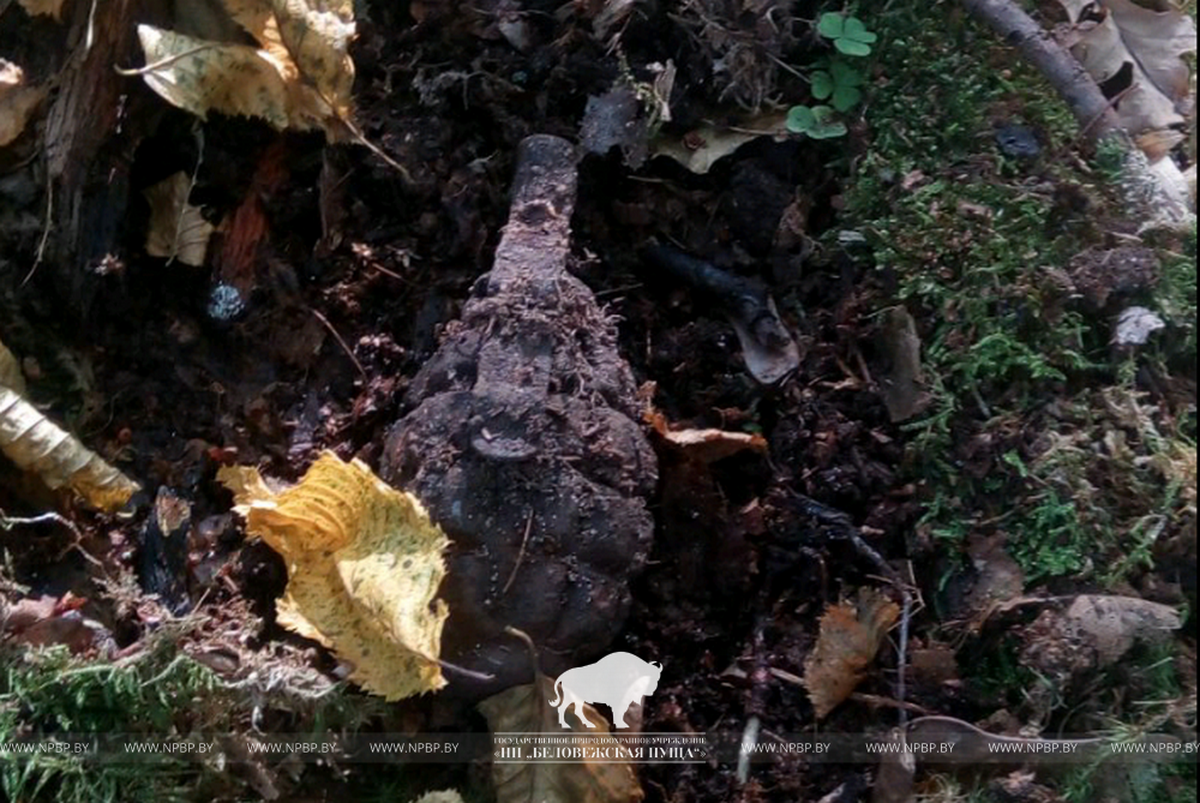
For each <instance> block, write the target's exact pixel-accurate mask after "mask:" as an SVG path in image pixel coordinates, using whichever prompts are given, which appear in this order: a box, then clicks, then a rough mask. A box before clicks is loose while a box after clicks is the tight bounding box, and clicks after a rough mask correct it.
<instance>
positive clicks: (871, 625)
mask: <svg viewBox="0 0 1200 803" xmlns="http://www.w3.org/2000/svg"><path fill="white" fill-rule="evenodd" d="M899 616H900V607H899V606H898V605H896V603H894V602H892V601H891V600H890V599H888V598H887V597H885V596H884V595H883V594H881V593H879V592H878V591H875V590H873V589H869V588H862V589H859V592H858V602H857V604H852V603H849V602H841V603H839V604H837V605H830V606H829V607H828V608H826V609H825V613H824V615H823V616H821V632H820V635H818V637H817V644H816V647H814V648H813V651H812V654H811V655H809V656H808V660H807V661H805V662H804V688H805V689H807V690H808V698H809V700H811V701H812V704H813V708H814V709H815V711H816V714H817V719H824V718H825V717H826V716H827V715H828V714H829V712H830V711H832V710H833V709H835V708H837V707H838V705H840V704H841V702H842V701H843V700H845V699H846V698H847V697H849V696H850V694H851V692H853V691H854V688H855V687H856V686H857V685H858V684H859V682H860V681H862V679H863V678H864V677H865V676H866V670H867V667H868V666H870V664H871V662H872V661H874V660H875V655H876V653H878V652H879V648H880V647H881V646H883V641H884V639H885V638H887V632H888V629H889V628H890V627H891V626H892V625H893V624H895V623H896V619H897V618H898V617H899Z"/></svg>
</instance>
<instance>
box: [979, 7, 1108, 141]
mask: <svg viewBox="0 0 1200 803" xmlns="http://www.w3.org/2000/svg"><path fill="white" fill-rule="evenodd" d="M962 4H963V7H964V8H966V10H967V11H968V12H969V13H970V14H971V15H972V16H973V17H975V18H976V19H977V20H979V21H980V22H983V23H986V24H987V25H988V27H990V28H991V29H992V30H994V31H995V32H996V33H998V34H1000V35H1001V36H1002V37H1004V41H1005V42H1007V43H1008V44H1010V45H1012V46H1013V47H1015V48H1017V51H1018V52H1019V53H1020V54H1021V56H1022V57H1023V58H1024V59H1025V60H1026V61H1028V62H1029V63H1030V64H1032V65H1033V66H1034V67H1037V69H1038V70H1039V71H1040V72H1041V73H1042V75H1043V76H1044V77H1045V78H1046V80H1047V81H1049V82H1050V85H1051V86H1052V87H1054V90H1055V91H1056V92H1057V93H1058V94H1059V96H1060V97H1062V99H1063V100H1064V101H1065V102H1066V104H1067V106H1068V108H1070V110H1071V113H1072V114H1073V115H1075V119H1076V120H1078V121H1079V126H1080V136H1082V137H1083V138H1084V139H1086V140H1088V141H1089V142H1099V141H1100V140H1102V139H1104V138H1105V137H1108V136H1110V135H1113V134H1118V133H1121V132H1122V131H1123V129H1122V127H1121V123H1120V121H1119V120H1118V119H1117V115H1116V112H1114V111H1113V109H1112V104H1111V103H1110V101H1109V100H1108V99H1107V98H1105V97H1104V93H1103V92H1101V91H1100V87H1098V86H1096V82H1095V81H1093V80H1092V77H1091V76H1090V75H1088V73H1087V71H1086V70H1084V69H1083V66H1082V65H1080V63H1079V62H1078V61H1077V60H1076V59H1075V57H1074V56H1072V55H1071V53H1070V52H1069V51H1067V49H1066V48H1064V47H1063V46H1062V45H1060V44H1059V43H1058V42H1057V41H1055V39H1054V37H1052V36H1051V35H1050V34H1049V33H1048V32H1047V31H1045V30H1044V29H1043V28H1042V26H1040V25H1038V24H1037V23H1036V22H1035V21H1034V20H1033V19H1032V18H1031V17H1030V16H1029V15H1028V14H1026V13H1025V12H1024V11H1023V10H1022V9H1021V7H1020V6H1019V5H1017V4H1016V3H1015V2H1013V0H962Z"/></svg>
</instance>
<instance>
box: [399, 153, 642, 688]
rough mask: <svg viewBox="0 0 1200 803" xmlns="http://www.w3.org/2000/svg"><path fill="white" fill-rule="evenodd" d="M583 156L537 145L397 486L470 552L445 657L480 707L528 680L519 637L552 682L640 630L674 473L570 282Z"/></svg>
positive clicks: (626, 374)
mask: <svg viewBox="0 0 1200 803" xmlns="http://www.w3.org/2000/svg"><path fill="white" fill-rule="evenodd" d="M575 163H576V154H575V151H574V148H573V147H572V146H571V145H570V144H569V143H567V142H566V141H564V140H562V139H558V138H556V137H551V136H544V135H538V136H533V137H529V138H526V139H525V140H523V141H522V142H521V145H520V147H519V149H518V156H517V171H516V176H515V178H514V185H513V193H512V206H511V210H510V213H509V218H508V224H507V226H506V227H505V229H504V235H503V237H502V239H501V241H500V245H499V247H498V248H497V250H496V258H495V263H494V265H493V268H492V271H491V273H490V274H488V276H487V277H486V280H485V281H481V282H480V283H479V284H478V285H477V291H476V292H477V294H476V296H475V297H474V298H472V299H471V300H470V301H468V303H467V304H466V306H465V307H464V310H463V316H462V320H460V321H456V322H454V323H452V324H450V325H449V326H448V327H447V329H446V331H445V332H444V334H443V337H442V342H441V347H440V348H439V350H438V352H437V353H436V354H435V355H434V356H433V357H432V358H431V359H430V360H429V361H428V362H427V363H426V364H425V366H424V367H423V368H422V370H421V371H420V372H419V373H418V374H417V376H416V378H415V379H414V381H413V384H412V386H411V388H410V390H409V392H408V395H407V398H406V403H407V407H408V408H410V409H411V410H412V412H410V413H409V414H408V415H407V416H406V417H405V418H404V419H403V420H401V421H400V422H399V423H398V424H397V425H396V426H395V427H394V428H393V429H392V430H391V432H390V433H389V436H388V439H387V443H386V445H385V449H384V457H383V466H382V474H383V476H384V478H385V479H387V480H388V481H389V482H393V483H395V484H397V485H399V486H401V487H404V488H406V489H408V490H411V491H413V492H414V493H416V494H417V496H418V497H419V498H420V499H421V500H422V501H423V502H424V503H425V504H426V505H427V506H428V507H429V509H430V513H431V514H432V515H433V517H434V519H435V520H436V521H437V522H438V523H439V524H440V525H441V526H442V527H443V528H444V529H445V530H446V533H447V534H448V535H449V536H450V538H451V540H452V542H453V545H452V547H451V554H450V560H449V563H450V567H449V572H448V576H447V579H446V581H445V584H444V585H443V588H442V592H443V593H442V596H443V597H444V598H445V599H446V601H447V602H448V603H449V605H450V620H449V622H448V624H447V627H446V633H445V637H444V640H443V649H442V656H443V658H445V659H446V660H447V661H450V662H452V663H454V664H457V665H459V666H463V667H466V668H467V669H470V670H474V671H477V672H485V673H488V674H492V675H494V676H495V680H493V681H491V682H490V683H486V684H481V683H480V682H478V681H475V680H471V679H468V678H465V677H461V676H457V675H454V674H452V675H451V676H450V680H451V687H450V689H449V691H450V692H451V693H458V694H460V695H463V696H468V697H474V696H482V695H483V694H485V693H487V692H490V691H494V690H498V689H501V688H505V687H507V686H511V685H514V684H516V683H521V682H527V681H529V680H530V677H529V663H528V657H527V654H526V650H525V648H524V647H523V645H522V644H521V643H520V642H519V641H517V640H516V639H514V638H513V637H511V636H509V635H506V634H505V633H504V628H505V627H506V626H511V627H516V628H519V629H520V630H523V631H524V632H526V633H528V634H529V636H530V637H531V638H532V639H533V640H534V641H535V642H536V643H537V645H538V647H539V649H540V651H541V655H542V659H543V669H544V670H545V671H547V672H549V673H551V674H557V673H558V672H560V671H561V670H563V669H565V668H567V667H569V666H572V665H574V664H576V663H579V662H581V661H583V660H586V659H588V658H591V657H593V656H595V655H596V654H598V653H599V652H601V651H603V649H604V648H605V647H606V646H607V645H608V643H609V642H610V641H611V640H612V638H613V637H614V636H615V635H616V633H617V632H618V631H619V630H620V628H621V626H622V625H623V623H624V619H625V616H626V614H627V613H628V610H629V606H630V593H629V587H628V584H629V580H630V578H631V577H632V576H633V575H634V574H635V573H637V572H638V571H639V570H640V569H641V567H642V565H643V564H644V562H645V559H646V555H647V552H648V550H649V546H650V542H651V538H652V533H653V521H652V519H651V516H650V514H649V512H648V511H647V509H646V504H645V498H646V497H647V496H648V495H649V494H650V492H651V491H652V490H653V488H654V485H655V482H656V479H657V465H656V461H655V457H654V453H653V451H652V450H651V448H650V446H649V444H648V442H647V440H646V438H645V436H644V435H643V433H642V430H641V428H640V427H639V425H638V424H637V423H635V420H636V418H637V415H638V407H637V402H636V398H635V388H634V382H633V376H632V374H631V372H630V370H629V367H628V365H627V364H626V363H625V362H624V361H623V360H622V359H621V357H620V356H619V355H618V353H617V349H616V342H617V338H616V329H615V326H614V325H613V322H612V320H611V319H609V318H608V317H606V316H605V315H604V314H603V312H602V311H601V310H600V308H599V307H598V306H597V304H596V300H595V298H594V296H593V295H592V293H591V291H590V290H588V289H587V287H586V286H584V285H583V283H582V282H580V281H579V280H578V279H576V278H574V277H573V276H571V275H570V274H569V273H567V271H566V258H567V254H568V250H569V240H570V219H571V213H572V210H573V208H574V203H575V187H576V168H575Z"/></svg>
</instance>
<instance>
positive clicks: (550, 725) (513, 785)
mask: <svg viewBox="0 0 1200 803" xmlns="http://www.w3.org/2000/svg"><path fill="white" fill-rule="evenodd" d="M553 688H554V684H553V683H552V682H551V681H550V678H547V677H545V676H544V675H538V679H537V682H536V683H527V684H525V685H524V686H514V687H512V688H511V689H507V690H505V691H502V692H500V693H499V694H497V695H494V696H492V697H489V698H488V699H486V700H484V701H483V702H481V703H480V704H479V710H480V712H482V713H483V715H484V716H485V717H487V721H488V727H489V728H491V730H492V733H507V734H512V733H531V734H536V733H547V732H549V733H555V734H562V733H569V732H574V733H588V734H589V735H590V736H605V735H607V734H609V733H611V731H610V730H609V728H608V723H607V722H606V721H605V719H604V717H602V716H600V714H599V712H597V711H596V709H594V708H592V707H591V706H590V705H587V704H586V703H585V704H584V706H583V710H584V716H585V717H587V718H588V719H589V720H591V721H592V722H599V723H600V724H599V726H598V727H596V728H592V729H584V728H583V725H582V724H580V722H579V720H578V719H572V728H571V731H569V732H568V731H564V730H563V729H562V728H561V727H559V724H558V712H557V709H555V708H553V707H551V706H550V704H549V700H550V695H551V694H552V693H553V691H552V690H553ZM563 704H564V705H565V704H566V703H565V702H564V703H563ZM492 785H493V786H494V787H495V789H496V800H497V803H526V802H527V801H538V803H638V801H640V800H642V798H643V797H644V796H645V793H644V792H642V787H641V785H640V784H639V783H638V778H637V772H636V771H635V769H634V767H633V764H632V763H631V762H628V761H619V760H614V759H581V760H580V761H578V762H572V763H553V764H552V763H546V762H541V761H528V762H513V763H499V762H496V763H493V764H492Z"/></svg>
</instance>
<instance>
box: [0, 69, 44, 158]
mask: <svg viewBox="0 0 1200 803" xmlns="http://www.w3.org/2000/svg"><path fill="white" fill-rule="evenodd" d="M45 96H46V90H45V88H43V87H36V86H26V85H25V72H24V70H22V69H21V68H20V67H19V66H17V65H16V64H13V63H12V62H11V61H7V60H6V59H2V58H0V148H3V147H4V146H5V145H7V144H9V143H10V142H12V141H13V140H15V139H16V138H17V137H19V136H21V132H22V131H24V130H25V126H26V125H28V123H29V118H30V117H31V116H32V115H33V112H34V110H35V109H37V107H38V104H39V103H41V102H42V98H44V97H45Z"/></svg>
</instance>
